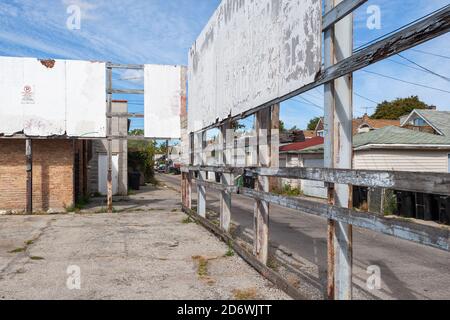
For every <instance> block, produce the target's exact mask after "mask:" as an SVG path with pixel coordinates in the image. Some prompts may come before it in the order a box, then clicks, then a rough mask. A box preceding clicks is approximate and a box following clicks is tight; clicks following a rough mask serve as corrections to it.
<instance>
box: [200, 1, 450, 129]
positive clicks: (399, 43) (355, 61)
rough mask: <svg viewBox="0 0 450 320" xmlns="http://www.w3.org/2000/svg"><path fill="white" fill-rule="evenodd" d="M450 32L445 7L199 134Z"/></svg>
mask: <svg viewBox="0 0 450 320" xmlns="http://www.w3.org/2000/svg"><path fill="white" fill-rule="evenodd" d="M449 31H450V5H448V6H445V7H444V8H443V9H442V10H439V11H438V12H436V13H435V14H433V15H430V16H429V17H427V18H425V19H423V20H420V21H418V22H416V23H414V24H412V25H411V26H409V27H407V28H405V29H403V30H400V31H398V32H396V33H394V34H392V35H391V36H389V37H387V38H385V39H382V40H380V41H378V42H375V43H374V44H372V45H370V46H367V47H365V48H363V49H361V50H360V51H358V52H357V53H355V54H353V55H352V56H351V57H349V58H347V59H345V60H342V61H341V62H339V63H337V64H335V65H334V66H332V67H329V68H327V69H326V70H324V71H323V72H322V73H320V74H318V75H317V77H316V81H315V82H313V83H311V84H309V85H306V86H304V87H302V88H299V89H297V90H294V91H293V92H291V93H289V94H286V95H284V96H282V97H280V98H277V99H274V100H272V101H269V102H267V103H265V104H262V105H260V106H258V107H255V108H253V109H251V110H248V111H246V112H243V113H241V114H239V115H237V116H234V117H231V118H229V119H224V120H222V121H221V122H218V123H215V124H213V125H210V126H208V127H205V128H204V129H202V130H199V131H205V130H209V129H212V128H216V127H220V126H222V125H223V124H224V123H226V122H227V121H237V120H240V119H243V118H246V117H248V116H250V115H252V114H254V113H256V112H258V111H260V110H262V109H265V108H268V107H270V106H272V105H274V104H278V103H282V102H283V101H285V100H288V99H291V98H294V97H295V96H298V95H300V94H302V93H304V92H307V91H310V90H312V89H314V88H316V87H319V86H321V85H323V84H325V83H328V82H331V81H333V80H336V79H338V78H340V77H342V76H344V75H347V74H350V73H353V72H355V71H358V70H360V69H362V68H364V67H367V66H369V65H371V64H374V63H376V62H379V61H382V60H384V59H387V58H389V57H391V56H393V55H396V54H398V53H400V52H403V51H405V50H408V49H410V48H413V47H415V46H417V45H420V44H422V43H424V42H426V41H429V40H431V39H434V38H436V37H439V36H441V35H443V34H445V33H447V32H449Z"/></svg>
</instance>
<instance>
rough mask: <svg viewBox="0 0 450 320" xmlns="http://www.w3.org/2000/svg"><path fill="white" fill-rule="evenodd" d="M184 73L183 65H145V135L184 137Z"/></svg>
mask: <svg viewBox="0 0 450 320" xmlns="http://www.w3.org/2000/svg"><path fill="white" fill-rule="evenodd" d="M182 72H186V69H185V68H184V67H180V66H162V65H145V68H144V79H145V121H144V123H145V124H144V127H145V136H146V137H147V138H167V139H180V138H181V118H180V117H181V107H182V101H181V99H182V94H181V86H182V83H181V81H182Z"/></svg>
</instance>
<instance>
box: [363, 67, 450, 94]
mask: <svg viewBox="0 0 450 320" xmlns="http://www.w3.org/2000/svg"><path fill="white" fill-rule="evenodd" d="M361 71H362V72H366V73H370V74H374V75H377V76H379V77H383V78H387V79H391V80H395V81H399V82H403V83H407V84H411V85H414V86H418V87H422V88H427V89H431V90H435V91H440V92H445V93H450V91H448V90H444V89H440V88H435V87H430V86H427V85H424V84H420V83H415V82H410V81H406V80H402V79H399V78H395V77H392V76H387V75H384V74H381V73H377V72H373V71H367V70H361Z"/></svg>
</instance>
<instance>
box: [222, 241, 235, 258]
mask: <svg viewBox="0 0 450 320" xmlns="http://www.w3.org/2000/svg"><path fill="white" fill-rule="evenodd" d="M224 257H228V258H230V257H234V250H233V248H232V246H231V243H228V250H227V252H225V255H224Z"/></svg>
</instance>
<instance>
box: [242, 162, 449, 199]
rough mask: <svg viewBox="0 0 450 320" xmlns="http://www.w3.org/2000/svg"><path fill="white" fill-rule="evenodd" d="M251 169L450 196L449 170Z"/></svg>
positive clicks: (289, 176)
mask: <svg viewBox="0 0 450 320" xmlns="http://www.w3.org/2000/svg"><path fill="white" fill-rule="evenodd" d="M250 171H252V172H254V173H255V174H258V175H262V176H271V177H278V178H286V179H304V180H315V181H324V182H328V183H338V184H351V185H354V186H360V187H371V188H375V187H378V188H387V189H394V190H402V191H411V192H420V193H433V194H440V195H448V196H450V174H448V173H425V172H401V171H373V170H347V169H329V168H279V169H276V168H257V169H252V170H250Z"/></svg>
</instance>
